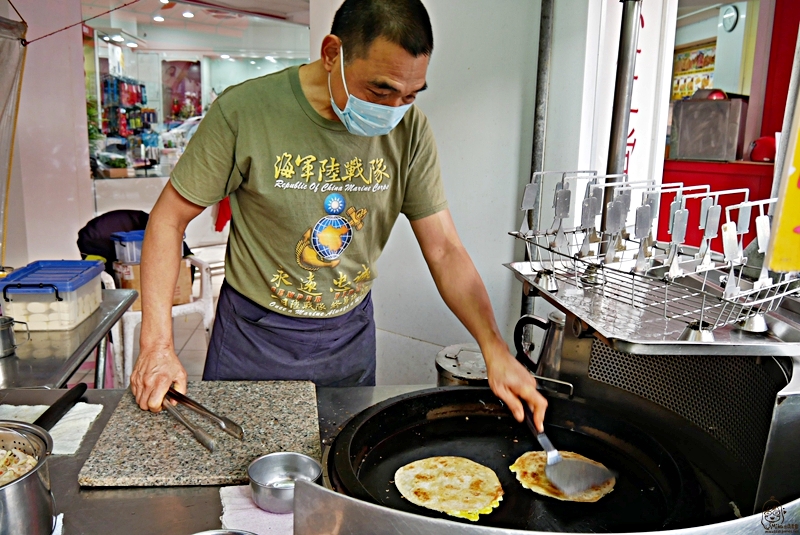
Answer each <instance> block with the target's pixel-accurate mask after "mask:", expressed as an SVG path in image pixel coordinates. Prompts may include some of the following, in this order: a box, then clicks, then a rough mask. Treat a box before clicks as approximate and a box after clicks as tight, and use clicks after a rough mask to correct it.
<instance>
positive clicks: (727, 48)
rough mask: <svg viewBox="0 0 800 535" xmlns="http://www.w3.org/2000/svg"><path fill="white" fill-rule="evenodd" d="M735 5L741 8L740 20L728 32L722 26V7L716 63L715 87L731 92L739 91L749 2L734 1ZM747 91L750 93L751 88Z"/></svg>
mask: <svg viewBox="0 0 800 535" xmlns="http://www.w3.org/2000/svg"><path fill="white" fill-rule="evenodd" d="M733 5H734V6H736V8H737V9H738V10H739V21H738V22H737V23H736V27H735V28H734V29H733V31H732V32H726V31H725V29H724V28H723V27H722V10H721V9H720V15H719V19H718V24H717V26H718V29H719V33H718V34H717V59H716V61H715V65H714V87H715V88H717V89H722V90H724V91H729V92H731V93H739V91H740V81H741V73H742V54H743V52H744V51H743V48H744V34H745V26H746V24H745V18H746V17H747V2H734V3H733ZM747 93H749V88H748V91H747Z"/></svg>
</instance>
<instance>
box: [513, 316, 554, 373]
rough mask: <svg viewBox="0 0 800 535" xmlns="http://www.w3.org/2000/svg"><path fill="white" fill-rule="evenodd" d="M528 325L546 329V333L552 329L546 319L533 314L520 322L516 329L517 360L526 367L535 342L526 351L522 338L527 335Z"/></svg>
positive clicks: (515, 346)
mask: <svg viewBox="0 0 800 535" xmlns="http://www.w3.org/2000/svg"><path fill="white" fill-rule="evenodd" d="M526 325H535V326H536V327H539V328H540V329H544V330H545V331H546V330H547V329H548V328H550V321H549V320H546V319H542V318H540V317H539V316H534V315H533V314H529V315H525V316H522V317H521V318H520V319H519V320H518V321H517V325H516V326H515V327H514V349H516V350H517V360H519V361H520V362H522V363H523V364H525V365H526V367H527V363H526V362H525V361H526V360H527V361H528V362H531V361H530V356H531V350H532V349H533V347H534V346H533V342H531V344H530V345H529V346H528V348H527V349H526V348H525V347H524V346H523V345H522V337H523V335H524V334H525V326H526ZM523 356H527V357H528V358H527V359H525V358H523Z"/></svg>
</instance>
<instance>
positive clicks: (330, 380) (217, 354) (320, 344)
mask: <svg viewBox="0 0 800 535" xmlns="http://www.w3.org/2000/svg"><path fill="white" fill-rule="evenodd" d="M203 380H204V381H237V380H245V381H267V380H276V381H289V380H306V381H313V382H314V383H315V384H316V385H317V386H374V385H375V320H374V319H373V315H372V295H371V293H369V294H367V295H366V297H365V298H364V300H363V301H362V302H361V303H359V304H358V306H356V307H355V308H354V309H353V310H351V311H349V312H346V313H345V314H342V315H341V316H336V317H333V318H324V319H320V318H298V317H292V316H284V315H283V314H278V313H277V312H272V311H271V310H268V309H266V308H264V307H262V306H260V305H258V304H256V303H254V302H253V301H251V300H250V299H248V298H247V297H245V296H243V295H242V294H240V293H239V292H237V291H236V290H234V289H233V288H232V287H231V286H230V285H229V284H228V283H227V281H226V282H224V283H223V285H222V289H221V290H220V295H219V302H218V304H217V315H216V319H215V320H214V331H213V333H212V335H211V343H210V344H209V347H208V355H207V357H206V364H205V369H204V370H203Z"/></svg>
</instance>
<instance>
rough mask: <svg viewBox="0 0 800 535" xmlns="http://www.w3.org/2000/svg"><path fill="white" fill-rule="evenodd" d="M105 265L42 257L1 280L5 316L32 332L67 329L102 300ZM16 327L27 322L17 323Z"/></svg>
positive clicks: (20, 328)
mask: <svg viewBox="0 0 800 535" xmlns="http://www.w3.org/2000/svg"><path fill="white" fill-rule="evenodd" d="M102 272H103V264H102V263H101V262H97V261H86V260H42V261H38V262H33V263H31V264H28V265H27V266H25V267H24V268H22V269H18V270H16V271H14V272H13V273H11V274H10V275H9V276H8V277H6V278H5V279H3V280H0V288H2V289H3V303H2V304H3V315H5V316H11V317H12V318H14V319H15V320H17V321H24V322H25V323H27V324H28V327H29V328H30V330H32V331H66V330H70V329H74V328H75V327H77V326H78V325H79V324H80V323H81V322H82V321H83V320H85V319H86V318H88V317H89V316H90V315H91V314H92V313H93V312H94V311H95V310H97V308H98V307H99V306H100V302H101V301H102V290H101V286H100V274H101V273H102ZM14 329H15V330H24V329H25V326H24V325H19V324H14Z"/></svg>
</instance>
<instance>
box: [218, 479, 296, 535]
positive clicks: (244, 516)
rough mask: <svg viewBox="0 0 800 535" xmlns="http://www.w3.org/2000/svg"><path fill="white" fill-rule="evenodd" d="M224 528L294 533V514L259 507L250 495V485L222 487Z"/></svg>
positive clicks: (269, 533) (273, 534) (263, 534)
mask: <svg viewBox="0 0 800 535" xmlns="http://www.w3.org/2000/svg"><path fill="white" fill-rule="evenodd" d="M219 497H220V500H221V501H222V517H220V520H222V529H241V530H243V531H251V532H253V533H256V534H257V535H292V533H294V515H293V514H292V513H288V514H285V515H276V514H273V513H268V512H266V511H263V510H261V509H259V508H258V506H257V505H256V504H255V503H253V500H252V498H251V495H250V485H243V486H241V487H222V488H220V489H219Z"/></svg>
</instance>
